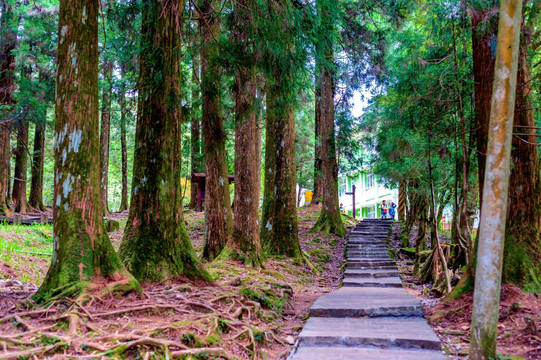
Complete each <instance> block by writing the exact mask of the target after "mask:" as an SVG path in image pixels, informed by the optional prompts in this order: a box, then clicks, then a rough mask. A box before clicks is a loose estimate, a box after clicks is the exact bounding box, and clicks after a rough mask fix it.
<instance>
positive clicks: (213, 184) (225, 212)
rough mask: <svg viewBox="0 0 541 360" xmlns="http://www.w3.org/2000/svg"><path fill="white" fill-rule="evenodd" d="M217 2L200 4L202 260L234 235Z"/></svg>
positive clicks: (210, 257) (211, 257)
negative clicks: (203, 181)
mask: <svg viewBox="0 0 541 360" xmlns="http://www.w3.org/2000/svg"><path fill="white" fill-rule="evenodd" d="M219 8H220V3H219V2H218V1H217V0H202V1H201V2H200V4H199V16H200V19H201V20H200V28H201V41H202V44H201V79H202V81H201V93H202V100H203V119H202V128H203V140H204V144H203V148H204V151H205V163H206V169H207V171H206V173H207V177H206V185H205V187H206V189H205V244H204V247H203V258H205V259H209V260H212V259H214V258H216V257H217V256H218V255H219V254H220V252H221V251H222V250H223V249H224V247H225V246H226V244H227V242H228V240H229V237H230V236H231V234H232V232H233V214H232V211H231V199H230V195H229V180H228V176H227V164H226V158H225V138H226V134H225V131H224V126H223V119H222V112H221V98H220V77H221V69H220V66H219V65H218V64H217V63H216V57H217V56H218V51H219V48H218V44H217V43H216V41H217V38H218V35H219V31H220V19H219V18H218V9H219Z"/></svg>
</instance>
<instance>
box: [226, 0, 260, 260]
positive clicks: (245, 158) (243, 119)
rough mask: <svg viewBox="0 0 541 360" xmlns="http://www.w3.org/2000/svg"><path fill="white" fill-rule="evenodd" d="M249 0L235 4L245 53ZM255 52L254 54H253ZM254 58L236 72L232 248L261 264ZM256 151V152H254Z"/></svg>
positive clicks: (237, 35)
mask: <svg viewBox="0 0 541 360" xmlns="http://www.w3.org/2000/svg"><path fill="white" fill-rule="evenodd" d="M250 10H251V9H250V4H249V1H248V0H238V1H237V2H236V4H235V17H236V24H237V26H236V27H235V29H234V30H233V36H234V38H235V42H236V43H237V46H239V47H240V48H241V49H242V52H243V53H244V54H248V55H245V56H250V53H249V52H248V51H249V50H248V46H249V44H248V42H249V41H250V37H249V34H248V30H247V29H248V28H249V26H250V23H251V22H253V15H252V13H251V11H250ZM251 55H252V56H253V54H251ZM246 63H247V64H251V63H253V59H252V58H249V59H246V61H239V63H238V64H237V71H236V74H235V85H234V89H233V93H234V96H235V198H234V203H235V209H234V215H235V216H234V230H233V237H232V239H231V240H232V241H231V247H232V250H234V251H236V252H238V253H240V254H242V258H244V262H245V263H247V264H249V265H252V266H256V267H259V266H261V243H260V240H259V214H258V208H259V184H258V181H259V175H258V173H259V168H258V159H257V149H256V146H257V144H258V141H257V136H258V131H257V128H258V124H257V112H256V111H257V107H256V96H257V73H256V69H255V66H254V65H244V64H246ZM254 155H256V156H254Z"/></svg>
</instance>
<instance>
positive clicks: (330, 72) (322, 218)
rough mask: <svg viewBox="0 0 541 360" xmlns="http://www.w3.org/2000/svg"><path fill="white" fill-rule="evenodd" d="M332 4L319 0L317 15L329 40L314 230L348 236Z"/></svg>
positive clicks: (322, 83)
mask: <svg viewBox="0 0 541 360" xmlns="http://www.w3.org/2000/svg"><path fill="white" fill-rule="evenodd" d="M329 6H330V3H329V2H327V1H321V0H319V1H318V2H317V7H318V15H319V17H320V18H321V31H322V33H323V35H324V36H325V38H327V39H329V41H327V47H326V48H325V49H324V50H323V54H324V57H325V63H324V64H320V65H321V68H320V73H321V80H320V83H319V86H320V91H321V93H320V96H321V98H320V99H319V106H320V108H319V116H320V135H321V136H320V146H321V149H320V153H319V156H320V158H321V175H320V180H321V184H320V186H319V187H318V189H319V190H318V191H319V192H320V193H321V198H322V203H323V206H322V207H321V212H320V214H319V219H318V220H317V222H316V223H315V224H314V227H313V228H312V230H311V231H322V232H323V233H324V234H329V233H332V234H335V235H338V236H340V237H343V236H344V235H346V227H345V226H344V223H343V222H342V217H341V216H340V208H339V204H338V164H337V161H336V138H335V131H334V128H335V127H334V125H335V124H334V50H333V46H334V43H333V41H332V37H333V33H334V29H333V28H334V25H333V21H332V17H331V9H330V8H329ZM316 99H317V94H316ZM316 101H317V100H316ZM316 113H317V109H316Z"/></svg>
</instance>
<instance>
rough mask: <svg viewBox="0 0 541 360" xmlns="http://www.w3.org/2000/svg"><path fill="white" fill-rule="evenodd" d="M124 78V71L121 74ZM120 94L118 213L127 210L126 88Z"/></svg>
mask: <svg viewBox="0 0 541 360" xmlns="http://www.w3.org/2000/svg"><path fill="white" fill-rule="evenodd" d="M122 75H123V76H124V71H123V72H122ZM120 91H121V94H120V151H121V153H122V154H121V155H122V190H121V195H120V206H119V208H118V212H123V211H125V210H128V147H127V144H126V136H127V134H126V112H127V111H128V110H127V107H126V88H125V87H124V86H122V88H121V90H120Z"/></svg>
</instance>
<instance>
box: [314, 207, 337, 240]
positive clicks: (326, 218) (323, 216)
mask: <svg viewBox="0 0 541 360" xmlns="http://www.w3.org/2000/svg"><path fill="white" fill-rule="evenodd" d="M310 232H311V233H314V232H321V233H322V234H323V235H325V236H327V235H329V234H334V235H337V236H339V237H344V236H345V235H346V227H345V226H344V223H343V222H342V218H341V217H340V213H338V216H330V215H329V214H328V213H327V211H325V209H324V208H322V209H321V213H320V215H319V219H317V222H316V223H315V224H314V226H313V227H312V228H311V229H310Z"/></svg>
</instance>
